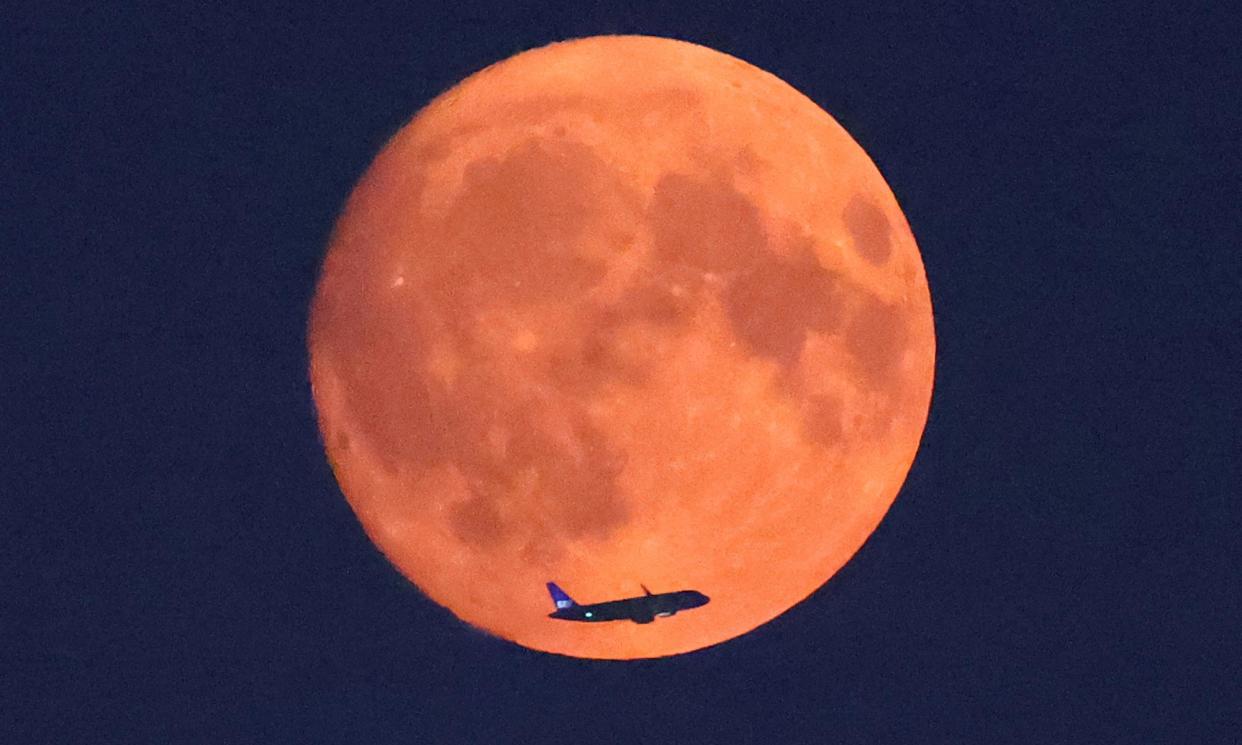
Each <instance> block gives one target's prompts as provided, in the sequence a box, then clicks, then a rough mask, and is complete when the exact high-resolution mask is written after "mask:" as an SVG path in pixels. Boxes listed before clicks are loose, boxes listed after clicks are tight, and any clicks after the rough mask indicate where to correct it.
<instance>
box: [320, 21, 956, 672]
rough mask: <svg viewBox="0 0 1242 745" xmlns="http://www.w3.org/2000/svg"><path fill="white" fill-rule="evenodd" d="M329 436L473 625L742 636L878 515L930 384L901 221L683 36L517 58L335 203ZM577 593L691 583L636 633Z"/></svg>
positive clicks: (815, 581)
mask: <svg viewBox="0 0 1242 745" xmlns="http://www.w3.org/2000/svg"><path fill="white" fill-rule="evenodd" d="M308 344H309V355H310V377H311V384H312V389H313V392H314V399H315V403H316V406H317V409H318V415H319V425H320V429H321V433H322V436H323V441H324V445H325V448H326V450H327V454H328V457H329V459H330V461H331V463H332V467H333V469H334V472H335V474H336V477H337V479H338V481H339V483H340V485H341V488H342V490H343V492H344V494H345V497H346V498H347V499H348V501H349V503H350V505H351V506H352V507H353V509H354V511H355V513H356V514H357V516H358V519H359V520H360V521H361V523H362V526H363V527H364V528H365V530H366V532H367V534H368V535H369V536H370V537H371V539H372V540H373V541H374V543H375V545H376V546H378V547H379V549H380V550H381V551H383V553H384V554H385V555H386V556H387V557H388V559H389V560H390V561H391V562H392V563H393V564H394V565H395V566H396V568H397V569H398V570H400V572H401V573H402V574H404V575H405V576H406V577H407V578H409V580H410V581H411V582H413V583H414V584H415V585H417V586H418V587H419V588H420V589H421V590H422V591H423V592H424V593H426V594H427V595H428V596H429V597H430V598H432V599H433V600H434V601H436V602H437V603H440V604H441V605H443V606H445V607H447V608H448V609H449V610H451V611H452V612H453V613H454V614H456V615H457V616H458V617H459V618H461V619H462V620H464V621H466V622H468V623H470V624H472V625H474V626H476V627H478V628H481V629H484V630H486V631H488V632H490V633H492V634H495V635H497V636H500V637H503V638H505V639H509V640H512V641H514V642H516V643H518V644H521V645H524V646H526V647H530V648H533V649H538V650H544V651H547V652H554V653H559V654H565V655H573V656H579V657H593V658H644V657H658V656H664V655H671V654H676V653H680V652H687V651H690V650H694V649H699V648H702V647H706V646H709V645H712V644H717V643H719V642H722V641H725V640H727V639H730V638H733V637H736V636H738V635H740V634H743V633H746V632H747V631H750V630H752V629H754V628H756V627H757V626H759V625H761V624H763V623H765V622H766V621H768V620H770V619H772V618H774V617H776V616H778V615H780V614H781V613H782V612H784V611H785V610H787V609H788V608H790V607H791V606H792V605H794V604H795V603H798V602H799V601H801V600H803V599H804V598H806V597H807V596H808V595H810V594H811V593H812V592H814V591H815V590H816V589H817V588H819V587H820V586H821V585H823V584H824V582H826V581H827V580H828V579H829V578H830V577H831V576H832V575H833V574H834V573H835V572H836V571H837V570H838V569H839V568H840V567H841V566H842V565H843V564H844V563H845V562H846V561H847V560H849V558H850V557H851V556H852V555H853V554H854V553H855V552H856V551H857V550H858V548H859V547H860V546H861V545H862V544H863V542H864V541H865V540H866V539H867V537H868V536H869V535H870V534H871V533H872V531H873V530H874V529H875V527H876V525H877V524H878V523H879V521H880V520H881V518H882V517H883V516H884V513H885V512H886V511H887V510H888V508H889V506H890V505H891V504H892V502H893V500H894V499H895V497H896V496H897V492H898V490H899V489H900V487H901V484H902V482H903V481H904V479H905V477H906V474H907V472H908V471H909V468H910V466H911V464H912V462H913V459H914V456H915V452H916V450H917V449H918V444H919V439H920V437H921V435H922V431H923V427H924V424H925V423H926V419H927V414H928V406H929V403H930V399H931V392H932V375H933V363H934V358H935V334H934V329H933V325H932V309H931V298H930V295H929V293H928V287H927V280H926V276H925V274H924V270H923V263H922V259H921V257H920V255H919V251H918V247H917V245H916V244H915V241H914V237H913V235H912V234H911V231H910V228H909V226H908V224H907V223H906V220H905V217H904V215H903V214H902V211H901V208H900V207H899V206H898V204H897V201H896V199H895V198H894V196H893V194H892V192H891V190H890V189H889V187H888V185H887V184H886V183H885V181H884V179H883V177H882V176H881V175H880V173H879V171H878V170H877V169H876V167H875V165H874V164H873V163H872V162H871V160H870V159H869V158H868V157H867V155H866V153H864V152H863V150H862V148H861V147H859V145H858V144H857V143H856V142H854V140H853V139H852V138H851V137H850V136H849V135H848V134H847V133H846V132H845V130H844V129H842V128H841V126H840V125H838V124H837V122H836V121H835V120H833V119H832V117H831V116H829V115H828V114H827V113H825V112H824V111H823V110H822V109H820V108H819V107H818V106H816V105H815V103H813V102H812V101H811V100H810V99H808V98H807V97H806V96H804V95H802V94H801V93H799V92H798V91H796V90H795V89H793V88H792V87H790V86H789V85H788V84H786V83H785V82H783V81H781V80H780V79H779V78H777V77H775V76H773V75H771V74H769V73H767V72H764V71H763V70H760V69H758V68H756V67H754V66H752V65H750V64H747V63H746V62H743V61H741V60H739V59H736V58H734V57H730V56H728V55H726V54H722V53H720V52H717V51H714V50H711V49H708V48H705V47H702V46H698V45H695V44H691V43H687V42H682V41H675V40H671V39H662V38H654V37H643V36H603V37H591V38H585V39H578V40H573V41H568V42H563V43H558V44H552V45H550V46H546V47H543V48H540V49H535V50H531V51H527V52H524V53H521V54H518V55H516V56H514V57H511V58H509V59H507V60H504V61H502V62H499V63H497V64H494V65H492V66H490V67H487V68H486V69H484V70H482V71H480V72H478V73H476V74H474V75H472V76H471V77H469V78H467V79H466V80H464V81H463V82H461V83H460V84H459V85H457V86H456V87H454V88H452V89H451V90H449V91H447V92H445V93H444V94H442V95H440V96H439V97H437V98H436V99H435V100H433V101H432V102H431V103H430V104H428V105H427V106H426V107H425V108H424V109H423V110H422V111H420V112H419V113H418V114H417V116H415V117H414V119H413V120H411V121H410V122H409V123H408V124H407V125H406V126H404V127H403V128H402V129H401V130H400V131H398V132H397V133H396V134H395V135H394V136H393V137H392V139H391V140H390V141H389V142H388V143H387V144H386V145H385V147H384V148H383V149H382V151H381V152H380V153H379V155H378V156H377V157H376V159H375V161H374V162H373V164H372V165H371V166H370V168H369V169H368V170H367V172H366V174H365V175H364V176H363V178H362V180H361V181H360V182H359V183H358V185H357V187H356V188H355V190H354V191H353V193H352V194H351V196H350V198H349V200H348V202H347V204H346V206H345V208H344V211H343V213H342V215H341V217H340V218H339V221H338V223H337V226H336V229H335V231H334V234H333V236H332V238H331V242H330V246H329V249H328V252H327V255H326V258H325V260H324V265H323V269H322V273H321V276H320V279H319V284H318V287H317V289H316V293H315V297H314V300H313V304H312V307H311V312H310V322H309V330H308ZM549 580H553V581H556V582H557V583H559V584H560V585H561V586H562V587H563V588H565V590H566V591H567V592H569V593H570V594H571V595H573V596H574V598H575V599H576V600H578V601H579V602H599V601H604V600H611V599H617V598H623V597H631V596H634V595H638V594H641V592H642V591H641V589H640V587H639V585H640V583H642V584H645V585H647V586H648V587H649V588H651V589H652V591H653V592H664V591H673V590H680V589H695V590H699V591H701V592H703V593H706V594H707V595H708V596H710V597H711V599H712V601H711V603H710V604H708V605H706V606H704V607H702V608H698V609H694V610H689V611H685V612H683V613H679V614H677V615H675V616H673V617H670V618H661V619H658V620H657V621H656V622H655V623H651V624H645V625H638V624H634V623H628V622H613V623H601V624H584V623H569V622H564V621H557V620H553V619H550V618H548V617H547V615H548V613H549V612H550V611H551V610H552V604H551V601H550V599H549V597H548V595H547V593H546V590H545V587H544V583H545V582H547V581H549Z"/></svg>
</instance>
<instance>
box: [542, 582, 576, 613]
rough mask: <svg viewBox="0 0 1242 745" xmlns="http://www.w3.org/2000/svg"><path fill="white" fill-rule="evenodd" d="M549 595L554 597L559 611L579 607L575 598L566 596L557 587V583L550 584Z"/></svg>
mask: <svg viewBox="0 0 1242 745" xmlns="http://www.w3.org/2000/svg"><path fill="white" fill-rule="evenodd" d="M548 594H549V595H551V596H552V602H554V603H556V609H557V610H560V609H561V608H569V607H571V606H574V605H577V603H575V602H574V599H573V598H571V597H569V595H566V594H565V591H564V590H562V589H561V588H559V587H557V586H556V583H555V582H549V583H548Z"/></svg>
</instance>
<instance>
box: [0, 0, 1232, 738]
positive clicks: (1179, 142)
mask: <svg viewBox="0 0 1242 745" xmlns="http://www.w3.org/2000/svg"><path fill="white" fill-rule="evenodd" d="M117 5H118V6H119V5H121V4H117ZM175 5H177V6H178V9H177V10H162V11H158V12H154V11H139V10H133V9H122V8H120V7H114V8H104V7H95V8H93V9H89V10H87V9H81V8H76V9H72V10H69V9H61V10H53V9H51V6H50V5H44V6H42V8H41V9H40V10H39V11H37V12H27V13H19V12H13V11H6V13H5V15H6V16H7V17H6V18H5V19H4V20H3V21H0V44H2V45H3V49H4V50H5V52H6V54H5V57H6V58H7V59H8V60H9V61H8V62H5V63H4V65H3V66H2V67H3V69H2V71H0V76H2V77H0V84H2V85H3V89H2V91H0V94H2V95H0V111H3V114H4V116H3V124H2V125H0V164H2V165H3V166H4V168H3V178H4V180H5V181H6V182H7V188H6V189H5V193H6V196H5V197H4V199H3V200H2V205H0V215H3V219H2V220H0V236H3V244H4V245H3V256H4V263H3V268H2V270H0V276H2V277H3V282H2V284H3V292H2V293H0V304H2V305H0V307H3V309H4V314H3V318H4V323H3V324H0V335H2V336H0V341H2V344H3V348H4V349H5V350H7V351H6V352H5V353H4V355H3V357H4V362H3V366H2V367H0V370H2V371H3V372H2V373H0V386H2V387H3V388H2V391H0V394H2V396H0V412H3V414H2V420H0V421H2V422H3V427H2V428H0V438H3V439H2V441H0V442H2V444H3V446H4V453H5V458H4V460H5V466H6V467H5V471H6V473H7V478H5V479H4V482H5V484H6V486H5V487H4V489H3V495H2V496H0V538H2V540H0V740H3V741H4V742H13V743H35V742H57V743H60V742H92V743H93V742H116V743H145V742H151V743H224V742H271V743H277V742H279V743H286V742H287V743H312V742H324V743H330V742H365V743H423V742H427V743H441V742H443V743H505V742H547V741H551V740H553V739H556V740H558V741H565V740H573V741H578V742H619V741H629V742H641V743H648V742H650V743H662V742H674V741H677V742H686V743H693V742H713V743H732V742H752V741H753V742H760V741H762V742H769V741H783V742H789V743H803V742H805V743H826V742H845V743H851V742H859V743H864V742H865V743H883V742H892V743H912V742H946V743H967V742H972V743H973V742H979V743H1002V742H1018V743H1092V744H1096V743H1110V742H1126V743H1131V742H1169V743H1173V742H1177V743H1183V742H1184V743H1216V742H1220V743H1224V742H1236V738H1237V737H1238V732H1239V731H1242V719H1240V717H1239V715H1238V713H1237V711H1238V710H1237V702H1238V700H1239V699H1240V698H1242V691H1240V690H1239V685H1238V681H1239V680H1240V679H1242V665H1240V664H1239V660H1240V658H1242V649H1240V647H1239V641H1238V638H1239V636H1238V630H1237V627H1238V622H1239V618H1240V617H1242V604H1240V603H1239V599H1240V597H1242V592H1240V587H1239V567H1240V566H1242V564H1240V563H1239V552H1238V539H1237V536H1238V532H1239V528H1242V525H1240V522H1242V520H1240V519H1239V514H1240V511H1239V509H1238V508H1237V506H1236V505H1235V501H1236V497H1237V495H1238V487H1239V478H1238V476H1239V466H1238V460H1239V452H1240V451H1242V448H1239V445H1238V440H1239V437H1238V433H1239V431H1240V429H1242V427H1240V425H1242V416H1240V413H1242V407H1240V406H1239V401H1240V398H1242V397H1240V396H1239V394H1238V392H1237V386H1238V384H1239V381H1240V379H1242V375H1240V372H1242V364H1240V362H1239V341H1240V340H1242V339H1240V336H1242V331H1240V329H1242V314H1239V294H1240V293H1242V269H1240V266H1242V262H1240V261H1239V258H1238V253H1237V251H1238V235H1239V227H1240V225H1239V219H1238V199H1239V193H1242V191H1240V189H1239V186H1240V184H1239V173H1240V172H1242V163H1240V162H1239V149H1238V132H1239V128H1238V125H1237V120H1236V119H1235V118H1233V116H1232V115H1233V112H1231V111H1228V108H1229V105H1230V104H1236V100H1231V99H1236V98H1237V95H1238V81H1239V72H1242V65H1240V64H1239V57H1238V53H1237V48H1236V45H1237V39H1238V38H1242V26H1240V24H1239V23H1238V20H1239V19H1238V12H1237V11H1236V10H1234V11H1228V10H1220V11H1217V12H1215V13H1214V14H1213V13H1210V12H1208V11H1207V10H1206V9H1207V8H1208V7H1210V6H1213V5H1214V6H1218V7H1220V8H1225V7H1226V4H1224V3H1197V4H1190V3H1176V4H1163V5H1162V6H1156V5H1155V4H1153V5H1152V7H1150V8H1147V7H1141V6H1142V4H1138V3H1136V4H1132V5H1134V6H1135V7H1133V8H1129V9H1126V8H1125V6H1124V4H1121V5H1118V9H1116V10H1113V9H1107V10H1106V9H1105V8H1104V5H1105V4H1103V3H1101V4H1099V7H1098V8H1093V7H1090V6H1089V5H1088V4H1085V3H1080V2H1074V3H1060V4H1059V3H1021V4H1014V6H1013V7H1009V8H1002V7H1001V4H999V3H981V4H970V5H966V4H962V5H961V6H959V7H951V5H952V4H943V3H911V4H906V5H896V4H894V5H884V4H878V3H847V4H841V3H815V4H812V5H808V6H807V8H814V9H801V10H794V9H793V6H783V7H784V8H785V9H781V6H769V7H767V8H765V9H764V10H761V11H740V10H728V11H726V10H721V9H712V8H707V7H692V6H690V5H687V4H677V3H672V4H671V5H674V6H677V7H676V8H675V9H670V8H668V7H665V8H664V9H650V10H642V11H639V10H620V9H616V10H606V9H599V8H589V7H588V6H589V5H590V4H587V3H581V4H577V5H578V7H577V8H574V9H572V10H565V11H558V12H553V11H546V10H541V11H531V10H524V9H521V8H518V7H516V6H514V5H512V4H507V3H504V4H496V5H494V6H492V7H483V6H472V5H470V4H468V3H448V4H444V5H445V6H447V8H446V9H441V10H434V9H429V8H427V7H425V5H424V4H422V3H412V2H403V3H396V4H391V5H386V6H385V7H383V8H379V9H368V10H362V9H359V8H353V7H350V8H349V9H348V10H344V9H341V10H335V11H332V10H325V9H321V8H317V7H316V8H314V9H312V8H311V7H310V6H312V5H314V4H313V3H307V4H290V6H289V7H286V8H281V9H277V8H276V7H275V6H274V4H265V5H268V6H269V8H268V9H267V10H263V11H235V10H226V9H221V8H215V7H211V5H206V4H205V5H203V6H202V7H198V8H195V7H194V6H193V5H191V4H190V3H181V4H175ZM212 5H214V4H212ZM735 5H737V6H743V5H746V6H749V5H753V4H751V3H737V4H735ZM598 33H646V34H653V35H661V36H672V37H676V38H681V39H686V40H690V41H694V42H698V43H701V44H705V45H707V46H711V47H713V48H716V49H719V50H721V51H724V52H727V53H729V54H732V55H734V56H737V57H741V58H742V59H745V60H747V61H749V62H751V63H753V64H755V65H757V66H759V67H761V68H763V69H766V70H768V71H770V72H772V73H774V74H776V75H778V76H779V77H781V78H783V79H784V80H786V81H787V82H789V83H790V84H791V85H793V86H794V87H796V88H798V89H799V90H801V91H802V92H804V93H806V94H807V95H808V96H809V97H810V98H812V99H813V100H815V101H816V102H818V103H819V104H820V105H821V106H823V107H824V108H825V109H826V110H827V111H829V112H830V113H831V114H832V115H833V116H834V117H836V118H837V120H838V121H840V122H841V123H842V124H843V125H844V126H845V128H846V129H847V130H849V131H850V133H851V134H852V135H853V136H854V137H855V138H856V139H857V140H858V141H859V142H860V143H861V144H862V146H863V147H864V148H865V149H866V150H867V152H868V153H869V154H870V155H871V156H872V158H873V159H874V160H875V161H876V163H877V164H878V165H879V167H880V169H881V171H882V172H883V174H884V176H885V178H886V179H887V180H888V182H889V184H890V185H891V187H892V188H893V191H894V192H895V193H896V195H897V197H898V199H899V201H900V202H901V204H902V206H903V208H904V209H905V212H906V215H907V217H908V219H909V222H910V224H911V226H912V227H913V230H914V233H915V236H916V238H917V239H918V241H919V244H920V247H921V249H922V252H923V258H924V262H925V264H926V268H927V274H928V278H929V282H930V286H931V291H932V298H933V303H934V305H935V311H936V323H937V333H938V352H939V357H938V360H937V368H936V389H935V394H934V398H933V402H932V409H931V417H930V420H929V422H928V426H927V430H926V433H925V436H924V440H923V445H922V448H921V450H920V454H919V456H918V460H917V462H916V463H915V466H914V468H913V470H912V472H911V474H910V477H909V480H908V481H907V483H906V486H905V488H904V489H903V491H902V493H901V495H900V496H899V497H898V499H897V502H896V503H895V505H894V507H893V509H892V510H891V511H890V512H889V514H888V517H887V518H886V519H885V520H884V522H883V523H882V524H881V526H880V528H879V529H878V530H877V531H876V533H875V535H874V536H873V537H872V538H871V540H870V541H869V542H868V543H867V544H866V545H865V546H864V547H863V549H862V550H861V551H860V552H859V553H858V554H857V556H855V557H854V559H853V560H852V561H851V562H850V563H849V564H848V565H847V566H846V567H845V569H844V570H842V571H841V572H840V573H839V574H838V575H837V576H836V577H834V578H833V579H832V581H830V582H829V583H828V584H827V585H826V586H825V587H824V588H823V589H821V590H820V591H819V592H818V593H816V594H815V595H813V596H812V597H811V598H809V599H808V600H806V601H805V602H803V603H801V604H800V605H798V606H797V607H795V608H794V609H792V610H791V611H789V612H788V613H786V614H785V615H784V616H782V617H781V618H779V619H777V620H776V621H774V622H772V623H770V624H768V625H766V626H764V627H762V628H761V629H759V630H758V631H756V632H754V633H752V634H749V635H747V636H745V637H743V638H739V639H736V640H734V641H732V642H729V643H727V644H724V645H721V646H718V647H714V648H711V649H708V650H704V651H701V652H697V653H693V654H689V655H685V656H680V657H676V658H670V659H664V660H653V661H645V662H639V663H605V662H593V661H585V660H574V659H569V658H562V657H556V656H550V655H544V654H540V653H536V652H531V651H528V650H524V649H522V648H519V647H516V646H513V645H509V644H507V643H505V642H502V641H498V640H495V639H492V638H489V637H487V636H485V635H483V634H481V633H478V632H475V631H473V630H471V629H469V628H468V627H466V626H464V625H463V624H461V623H459V622H458V621H456V620H455V619H454V618H453V617H452V616H451V615H450V614H449V613H448V612H447V611H445V610H443V609H441V608H439V607H438V606H435V605H434V604H432V603H431V602H429V601H428V600H426V599H424V598H423V597H422V596H421V595H420V594H419V593H418V591H417V590H416V589H414V588H413V587H412V586H411V585H409V584H408V583H407V582H406V581H405V580H404V579H403V578H402V577H401V576H400V575H399V574H397V572H396V571H395V570H394V569H392V568H391V566H390V565H389V564H388V563H387V562H386V561H385V560H384V559H383V558H382V557H381V556H380V555H379V554H378V553H377V552H376V551H375V550H374V548H373V547H372V545H371V544H370V542H369V541H368V540H367V538H366V536H365V535H364V534H363V532H362V530H361V529H360V527H359V526H358V524H357V521H356V520H355V518H354V516H353V514H352V512H351V511H350V510H349V508H348V506H347V504H346V503H345V500H344V499H343V498H342V497H341V495H340V492H339V490H338V488H337V486H336V483H335V481H334V479H333V477H332V474H331V471H330V470H329V467H328V465H327V463H326V460H325V458H324V455H323V451H322V448H321V446H320V443H319V440H318V432H317V429H316V425H315V420H314V411H313V406H312V402H311V398H310V391H309V386H308V383H307V380H306V352H305V336H304V329H305V323H306V313H307V306H308V303H309V300H310V297H311V293H312V291H313V289H314V282H315V278H316V274H317V270H318V264H319V261H320V259H321V257H322V254H323V251H324V248H325V241H326V239H327V236H328V233H329V231H330V230H331V227H332V224H333V221H334V220H335V218H336V216H337V214H338V211H339V209H340V207H341V205H342V203H343V201H344V199H345V198H346V196H347V195H348V193H349V191H350V189H351V188H352V186H353V184H354V183H355V181H356V180H357V179H358V177H359V176H360V175H361V173H362V171H363V170H364V169H365V168H366V166H367V164H368V163H369V162H370V160H371V158H372V157H373V156H374V155H375V153H376V152H377V150H378V148H379V147H380V146H381V145H382V144H383V143H384V141H385V140H386V139H387V138H388V137H389V136H390V135H391V134H392V133H393V132H394V131H395V130H396V129H397V128H398V127H399V126H400V125H401V124H402V123H403V122H404V121H405V120H406V119H408V117H410V116H411V115H412V114H413V113H414V112H415V111H416V110H417V109H418V108H420V107H421V106H422V105H423V104H425V103H426V102H427V101H429V100H430V99H431V98H432V97H433V96H434V95H436V94H437V93H439V92H441V91H442V90H444V89H446V88H448V87H449V86H451V85H453V84H454V83H456V82H457V81H458V80H460V79H461V78H462V77H464V76H466V75H468V74H470V73H471V72H473V71H475V70H477V69H479V68H481V67H483V66H485V65H487V64H489V63H491V62H494V61H497V60H499V59H502V58H504V57H507V56H510V55H511V54H514V53H516V52H518V51H521V50H524V49H527V48H530V47H534V46H540V45H543V44H545V43H548V42H551V41H555V40H560V39H564V38H570V37H575V36H586V35H592V34H598ZM14 54H15V56H12V55H14Z"/></svg>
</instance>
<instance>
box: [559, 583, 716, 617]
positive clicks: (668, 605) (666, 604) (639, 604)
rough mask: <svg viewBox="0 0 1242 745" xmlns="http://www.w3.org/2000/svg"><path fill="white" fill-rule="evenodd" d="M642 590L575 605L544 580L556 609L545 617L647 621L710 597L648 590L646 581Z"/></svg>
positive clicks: (698, 594) (704, 602)
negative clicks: (623, 596) (618, 598)
mask: <svg viewBox="0 0 1242 745" xmlns="http://www.w3.org/2000/svg"><path fill="white" fill-rule="evenodd" d="M639 587H641V588H643V592H644V593H645V594H643V595H640V596H638V597H635V598H624V599H622V600H610V601H608V602H606V603H592V604H591V605H578V604H577V603H576V602H574V599H573V598H571V597H569V595H567V594H566V593H565V591H564V590H562V589H561V588H559V587H557V586H556V583H555V582H549V583H548V594H550V595H551V596H552V602H553V603H555V604H556V610H554V611H552V612H551V613H549V614H548V618H556V619H560V620H562V621H585V622H587V623H598V622H600V621H633V622H634V623H651V622H652V621H654V620H656V619H657V618H667V617H668V616H671V615H673V614H675V613H677V611H681V610H688V609H690V608H698V607H699V606H700V605H707V603H708V601H710V600H711V598H709V597H707V596H706V595H704V594H703V593H701V592H699V591H697V590H678V591H677V592H662V593H660V594H658V595H655V594H652V592H651V590H648V589H647V586H646V585H639Z"/></svg>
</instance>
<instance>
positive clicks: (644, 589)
mask: <svg viewBox="0 0 1242 745" xmlns="http://www.w3.org/2000/svg"><path fill="white" fill-rule="evenodd" d="M639 587H641V588H643V592H645V593H647V594H648V595H650V594H651V590H648V589H647V586H646V585H639Z"/></svg>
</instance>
